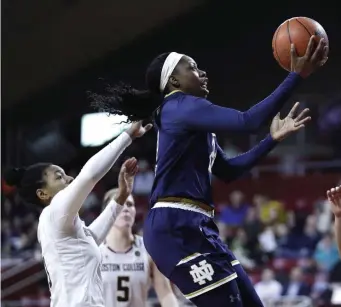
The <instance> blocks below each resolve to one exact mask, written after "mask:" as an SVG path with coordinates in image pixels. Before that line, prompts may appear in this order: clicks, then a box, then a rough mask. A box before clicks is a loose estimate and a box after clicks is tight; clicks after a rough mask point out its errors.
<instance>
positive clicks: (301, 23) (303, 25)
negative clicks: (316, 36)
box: [295, 18, 313, 37]
mask: <svg viewBox="0 0 341 307" xmlns="http://www.w3.org/2000/svg"><path fill="white" fill-rule="evenodd" d="M295 20H296V21H297V22H298V23H299V24H300V25H301V26H302V27H303V28H304V29H305V30H306V31H307V32H308V34H309V37H310V36H312V35H313V34H312V33H310V31H309V29H308V28H307V27H306V26H305V24H304V23H303V22H302V21H300V20H299V19H298V18H295Z"/></svg>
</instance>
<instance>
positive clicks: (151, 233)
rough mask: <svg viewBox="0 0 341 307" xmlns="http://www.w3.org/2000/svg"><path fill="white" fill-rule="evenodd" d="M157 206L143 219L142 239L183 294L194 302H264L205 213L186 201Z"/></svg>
mask: <svg viewBox="0 0 341 307" xmlns="http://www.w3.org/2000/svg"><path fill="white" fill-rule="evenodd" d="M157 206H161V207H157V208H155V207H154V208H153V209H151V210H150V211H149V213H148V216H147V218H146V220H145V224H144V231H143V238H144V244H145V247H146V249H147V251H148V253H149V254H150V256H151V257H152V259H153V261H154V262H155V264H156V266H157V267H158V269H159V270H160V272H161V273H162V274H163V275H165V276H166V277H167V278H168V279H169V280H170V281H172V282H173V283H174V284H176V285H177V287H178V288H179V289H180V291H181V292H182V293H183V294H184V295H185V297H186V298H188V299H190V300H192V301H193V302H194V303H195V304H196V305H197V306H208V305H207V302H210V306H216V307H220V306H222V307H223V306H236V307H237V306H254V307H259V306H263V305H262V303H261V302H260V300H259V298H258V296H257V294H256V292H255V291H254V289H253V286H252V284H251V282H250V280H249V278H248V277H247V275H246V274H245V272H244V270H243V269H242V267H241V266H240V264H239V261H238V260H237V259H236V258H235V256H234V255H233V253H232V252H231V251H230V250H229V249H228V248H227V246H226V245H225V244H224V243H223V242H222V241H221V240H220V238H219V231H218V228H217V226H216V224H215V223H214V221H213V218H212V217H210V216H209V214H208V213H205V211H203V210H196V211H197V212H195V211H193V208H190V206H188V205H186V204H173V205H172V204H171V203H158V204H157ZM162 206H164V207H162ZM170 206H173V208H170ZM174 207H180V208H186V207H187V210H184V209H178V208H174ZM200 211H201V212H200ZM244 297H245V299H244Z"/></svg>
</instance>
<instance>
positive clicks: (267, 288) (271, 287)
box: [255, 269, 282, 303]
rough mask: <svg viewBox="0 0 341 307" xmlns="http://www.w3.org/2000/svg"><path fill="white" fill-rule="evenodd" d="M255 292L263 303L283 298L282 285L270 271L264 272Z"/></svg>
mask: <svg viewBox="0 0 341 307" xmlns="http://www.w3.org/2000/svg"><path fill="white" fill-rule="evenodd" d="M255 290H256V292H257V294H258V296H259V297H260V299H261V301H262V302H263V303H266V301H268V300H272V299H277V298H279V297H280V296H281V293H282V285H281V284H280V283H279V282H278V281H277V280H276V279H275V276H274V273H273V271H272V270H270V269H265V270H264V271H263V272H262V277H261V281H259V282H258V283H256V284H255Z"/></svg>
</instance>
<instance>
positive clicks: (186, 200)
mask: <svg viewBox="0 0 341 307" xmlns="http://www.w3.org/2000/svg"><path fill="white" fill-rule="evenodd" d="M157 202H166V203H180V204H181V203H183V204H189V205H194V206H196V207H199V208H201V209H203V210H205V211H206V212H209V213H212V211H214V209H213V208H212V207H210V206H209V205H206V204H204V203H202V202H200V201H197V200H193V199H189V198H181V197H163V198H158V200H157Z"/></svg>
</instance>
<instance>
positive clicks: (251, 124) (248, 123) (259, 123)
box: [242, 112, 265, 133]
mask: <svg viewBox="0 0 341 307" xmlns="http://www.w3.org/2000/svg"><path fill="white" fill-rule="evenodd" d="M242 120H243V122H244V127H245V132H248V133H258V132H259V130H260V129H261V128H262V127H263V126H264V125H265V122H264V121H263V120H262V119H261V118H256V117H255V118H254V117H251V116H250V114H249V113H248V112H244V113H242Z"/></svg>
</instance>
